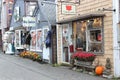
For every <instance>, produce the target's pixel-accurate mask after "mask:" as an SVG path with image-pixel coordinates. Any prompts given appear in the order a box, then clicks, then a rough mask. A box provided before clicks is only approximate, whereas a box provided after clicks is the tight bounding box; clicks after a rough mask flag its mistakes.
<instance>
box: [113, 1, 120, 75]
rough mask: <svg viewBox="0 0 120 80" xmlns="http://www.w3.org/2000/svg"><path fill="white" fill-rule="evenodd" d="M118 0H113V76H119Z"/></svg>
mask: <svg viewBox="0 0 120 80" xmlns="http://www.w3.org/2000/svg"><path fill="white" fill-rule="evenodd" d="M118 3H119V0H113V9H116V11H115V12H113V58H114V59H113V60H114V76H115V77H120V45H119V44H120V43H119V42H118V37H119V35H118V32H120V31H117V30H118V27H119V26H118V22H119V4H118Z"/></svg>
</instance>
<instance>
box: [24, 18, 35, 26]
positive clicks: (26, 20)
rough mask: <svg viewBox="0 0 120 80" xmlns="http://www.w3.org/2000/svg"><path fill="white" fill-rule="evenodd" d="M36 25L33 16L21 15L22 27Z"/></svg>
mask: <svg viewBox="0 0 120 80" xmlns="http://www.w3.org/2000/svg"><path fill="white" fill-rule="evenodd" d="M35 25H36V20H35V17H30V16H27V17H23V26H24V27H35Z"/></svg>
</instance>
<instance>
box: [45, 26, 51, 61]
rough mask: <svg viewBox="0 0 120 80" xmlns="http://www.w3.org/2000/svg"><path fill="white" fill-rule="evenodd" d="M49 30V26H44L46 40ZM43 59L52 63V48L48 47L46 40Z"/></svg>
mask: <svg viewBox="0 0 120 80" xmlns="http://www.w3.org/2000/svg"><path fill="white" fill-rule="evenodd" d="M48 30H49V28H43V41H45V40H46V37H47V32H48ZM43 60H44V61H45V62H48V63H50V48H49V47H47V48H46V45H45V42H44V45H43Z"/></svg>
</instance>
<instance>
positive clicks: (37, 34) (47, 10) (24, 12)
mask: <svg viewBox="0 0 120 80" xmlns="http://www.w3.org/2000/svg"><path fill="white" fill-rule="evenodd" d="M51 14H52V15H51ZM32 19H33V21H30V20H32ZM30 22H32V23H34V24H31V23H30ZM55 24H56V4H55V0H52V1H49V0H47V1H45V0H15V4H14V10H13V15H12V19H11V23H10V28H11V30H12V31H14V33H15V48H16V49H17V50H19V51H20V50H23V49H24V45H23V44H24V43H23V41H22V38H23V37H21V35H24V33H26V32H29V34H30V35H31V41H30V44H29V48H27V50H29V51H33V52H37V53H39V54H40V55H41V56H42V57H43V60H45V61H47V62H49V63H54V61H56V59H55V60H54V58H53V57H52V55H56V50H55V49H52V48H53V47H52V45H53V44H54V43H55V45H56V36H53V35H52V34H55V35H56V29H54V28H56V26H55ZM54 30H55V31H54ZM48 32H50V35H48ZM18 33H19V34H18ZM17 34H18V35H17ZM47 37H49V38H51V39H52V41H50V42H49V45H46V40H47ZM53 39H54V41H53ZM55 48H56V47H55ZM55 63H56V62H55Z"/></svg>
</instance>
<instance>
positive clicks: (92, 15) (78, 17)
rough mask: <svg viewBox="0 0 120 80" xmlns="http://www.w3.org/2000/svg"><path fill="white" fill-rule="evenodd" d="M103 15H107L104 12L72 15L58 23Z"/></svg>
mask: <svg viewBox="0 0 120 80" xmlns="http://www.w3.org/2000/svg"><path fill="white" fill-rule="evenodd" d="M103 16H105V14H104V13H89V14H84V15H79V16H77V17H71V18H69V19H65V20H61V21H58V22H57V24H62V23H68V22H73V21H77V20H85V19H90V18H97V17H103Z"/></svg>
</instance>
